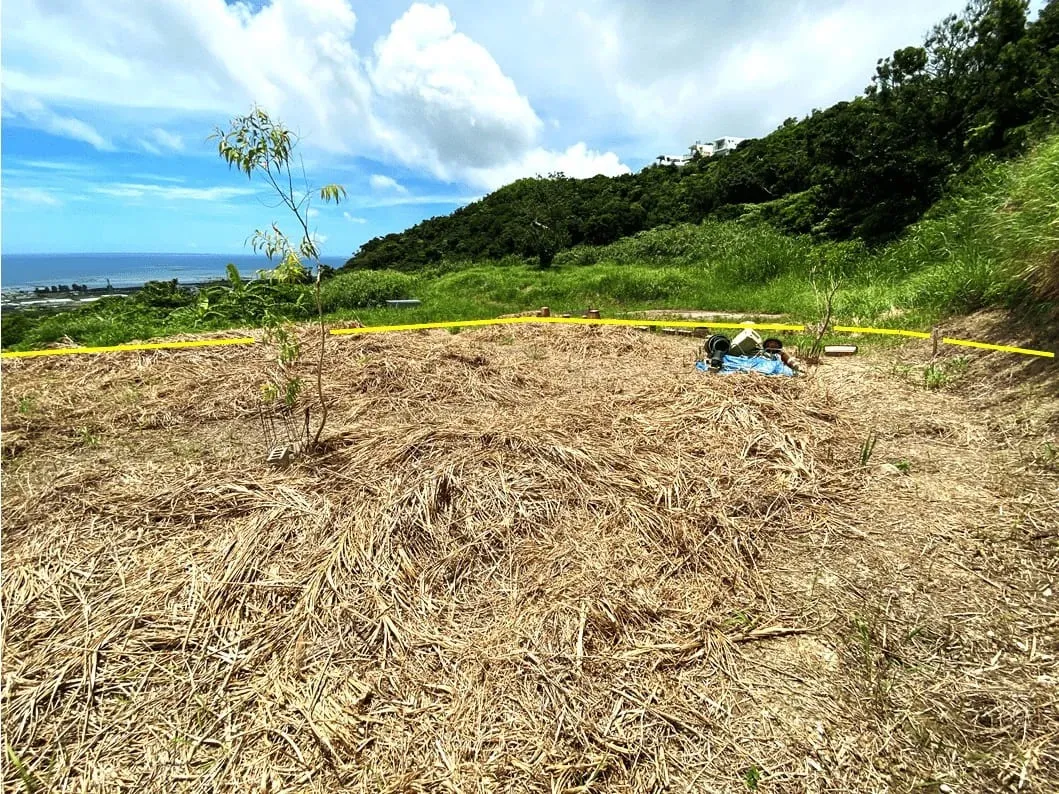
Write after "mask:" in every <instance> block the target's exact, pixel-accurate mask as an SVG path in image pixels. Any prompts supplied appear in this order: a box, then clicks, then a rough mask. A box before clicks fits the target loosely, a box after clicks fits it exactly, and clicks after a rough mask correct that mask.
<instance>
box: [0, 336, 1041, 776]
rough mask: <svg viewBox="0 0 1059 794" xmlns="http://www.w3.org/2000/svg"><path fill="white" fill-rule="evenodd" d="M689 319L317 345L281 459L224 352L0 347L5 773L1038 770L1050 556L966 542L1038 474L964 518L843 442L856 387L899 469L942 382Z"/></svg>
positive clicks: (966, 506)
mask: <svg viewBox="0 0 1059 794" xmlns="http://www.w3.org/2000/svg"><path fill="white" fill-rule="evenodd" d="M694 344H695V343H693V342H689V341H687V340H681V339H673V338H670V337H662V336H656V335H647V334H639V333H637V332H635V331H631V330H625V329H609V328H607V329H601V328H546V329H541V328H530V327H527V328H515V329H488V330H482V331H476V332H474V333H469V334H460V335H450V334H447V333H444V332H431V333H423V334H409V335H401V336H396V335H395V336H387V337H385V338H380V337H374V338H365V339H352V338H345V339H332V340H329V342H328V364H327V369H326V373H327V374H326V388H327V392H328V394H329V395H330V396H331V398H332V399H333V400H334V408H333V409H332V418H333V424H332V427H331V430H330V432H329V434H328V439H329V440H328V444H327V448H326V450H325V451H324V452H322V453H321V454H320V455H318V456H317V457H316V458H314V459H312V460H306V461H303V462H301V463H298V464H297V465H295V466H293V467H292V468H289V469H285V470H276V469H270V468H268V467H266V466H265V465H264V463H263V452H264V450H263V446H262V441H261V438H260V434H259V432H258V428H257V425H256V419H255V409H254V404H255V386H256V383H257V379H258V376H257V375H256V373H257V372H258V371H259V366H260V359H261V356H262V355H263V353H262V350H261V349H260V348H259V347H255V348H248V349H240V350H235V349H220V350H217V351H182V352H170V353H145V354H135V355H129V356H121V357H118V356H110V357H92V358H73V357H71V358H64V359H58V358H56V359H50V360H49V359H38V360H30V361H21V362H5V363H4V372H3V375H4V379H3V412H4V414H3V415H4V456H5V457H4V469H3V497H4V498H3V522H4V538H3V650H4V659H3V673H4V683H3V714H2V719H3V733H4V737H5V741H6V743H7V747H8V763H7V764H6V767H5V776H4V779H5V788H7V787H10V788H12V789H13V788H15V787H17V786H19V785H23V786H25V787H27V788H31V787H36V788H37V789H39V790H57V791H58V790H64V791H73V790H78V791H80V790H91V791H131V790H136V791H172V790H186V791H252V790H256V791H277V792H278V791H334V790H355V791H389V792H417V791H422V792H426V791H454V792H492V791H542V792H544V791H547V792H559V791H562V792H575V791H577V792H589V791H601V792H602V791H611V792H633V791H636V792H639V791H663V790H665V791H702V790H709V791H746V790H748V789H750V790H761V791H820V792H823V791H902V790H908V789H910V788H911V787H913V786H926V788H925V789H920V790H938V786H940V785H942V784H945V785H953V786H957V785H959V784H964V785H966V786H970V787H971V788H967V789H964V790H999V789H1000V788H1003V787H1007V786H1015V787H1014V788H1013V789H1012V790H1025V791H1029V790H1038V791H1045V790H1047V787H1048V786H1050V785H1052V784H1059V772H1057V764H1059V761H1057V757H1056V751H1055V744H1054V741H1055V736H1056V733H1057V732H1059V717H1057V714H1056V709H1055V703H1056V699H1055V694H1056V688H1055V686H1056V679H1055V678H1054V674H1055V667H1054V665H1055V652H1056V650H1057V649H1056V640H1055V635H1056V631H1055V626H1056V624H1055V617H1054V615H1055V610H1054V601H1052V600H1049V599H1051V593H1050V591H1049V593H1048V594H1047V595H1045V594H1044V589H1042V588H1043V587H1045V586H1046V585H1047V582H1048V581H1054V579H1052V580H1049V578H1048V577H1054V574H1055V564H1054V558H1052V559H1051V560H1048V559H1043V558H1040V557H1039V556H1038V557H1037V558H1034V559H1028V560H1026V562H1025V564H1024V565H1022V566H1021V567H1019V566H1017V565H1016V566H1014V567H1012V561H1013V558H1012V555H1011V553H1009V550H1007V549H994V547H993V539H991V538H990V537H989V532H990V531H992V527H991V526H990V523H989V522H990V521H994V522H996V523H997V527H996V529H997V531H998V532H1002V533H1008V535H1009V536H1010V537H1009V538H1008V542H1009V545H1010V548H1011V549H1016V550H1018V551H1019V553H1022V552H1023V551H1025V550H1026V549H1029V548H1030V547H1031V546H1033V544H1037V546H1035V547H1034V548H1035V549H1036V551H1035V552H1034V553H1036V554H1038V555H1039V554H1040V550H1041V549H1043V548H1046V546H1045V545H1044V544H1048V543H1049V542H1050V541H1049V537H1048V536H1047V531H1046V528H1047V526H1048V524H1047V521H1046V519H1043V518H1041V516H1042V515H1044V514H1043V513H1041V512H1040V511H1041V509H1042V506H1043V508H1044V509H1050V508H1054V505H1055V500H1054V494H1053V499H1052V500H1051V501H1050V502H1049V501H1048V499H1046V498H1044V497H1043V496H1041V495H1040V494H1042V493H1044V491H1043V490H1040V491H1038V501H1036V502H1034V503H1033V504H1032V505H1029V506H1027V507H1026V509H1024V510H1023V509H1020V508H1017V507H1016V506H1015V505H1016V503H1017V502H1018V500H1019V499H1023V500H1024V499H1025V494H1026V491H1024V490H1022V489H1017V495H1016V496H1012V497H1010V498H1009V499H1008V500H1007V501H1006V502H1005V503H1006V504H1007V505H1008V514H1007V515H1008V517H1009V519H1010V520H1001V519H1000V517H998V516H997V515H996V512H995V509H996V505H997V503H998V500H1001V499H1002V498H1003V497H1001V496H999V495H997V494H993V493H986V490H987V489H981V490H980V491H975V490H974V489H973V488H971V487H970V486H969V485H967V480H965V477H964V475H963V474H959V473H957V474H952V471H948V472H946V473H945V475H944V476H942V474H940V473H939V472H937V471H930V467H929V466H928V465H927V464H924V463H919V462H913V463H912V464H911V465H912V469H911V473H909V474H908V475H907V476H905V477H901V478H896V477H893V476H891V475H889V474H885V475H884V474H880V473H879V471H878V470H877V468H876V466H877V464H878V462H879V457H878V456H879V455H880V454H883V453H882V452H879V451H876V452H875V456H876V457H874V458H871V459H867V460H866V459H865V458H864V456H863V455H862V448H863V442H864V440H865V434H866V433H867V432H868V430H869V429H870V426H871V425H872V424H873V423H874V421H875V420H874V419H872V418H871V417H870V415H871V414H872V413H873V412H879V413H880V415H881V414H882V410H881V409H882V408H884V407H885V408H888V409H892V410H890V413H892V414H894V415H895V416H899V417H900V416H904V417H905V419H906V420H907V421H906V423H905V425H901V423H900V422H899V421H897V420H895V421H893V422H891V425H890V427H889V430H888V431H884V433H883V438H882V440H881V442H879V444H878V445H877V446H876V450H884V451H885V450H887V449H888V447H887V445H888V444H889V445H890V448H892V449H900V450H902V451H903V453H904V454H906V455H911V454H913V452H912V451H914V450H916V449H920V450H921V452H922V454H923V455H926V456H927V458H929V455H930V453H929V451H925V450H928V449H934V448H935V447H933V446H930V447H928V446H927V445H925V444H923V443H922V439H923V438H924V437H925V436H929V437H930V438H929V441H930V443H931V444H937V443H939V439H938V432H935V430H931V431H930V433H924V432H922V431H921V428H918V426H917V424H916V423H917V422H921V421H922V418H921V416H920V415H919V414H918V413H914V412H913V413H912V414H911V415H910V414H909V413H908V411H909V410H911V403H910V402H909V401H910V400H911V399H913V397H914V398H915V399H920V398H922V399H930V400H945V399H950V400H952V406H950V407H951V408H952V410H953V411H954V413H953V414H952V416H951V418H948V419H945V420H944V422H942V425H943V426H944V427H945V428H948V427H949V425H948V424H945V423H950V424H951V425H952V428H951V429H952V433H953V434H954V437H956V438H958V434H959V433H960V432H961V431H962V430H963V429H964V426H963V424H962V421H963V420H962V419H961V418H960V415H959V413H958V410H957V406H958V398H956V397H954V396H951V395H943V394H940V395H939V394H931V395H926V394H920V393H916V394H914V395H912V396H911V397H910V396H909V394H911V393H909V394H905V395H903V396H902V395H901V394H899V393H895V394H891V395H889V396H887V394H886V392H885V391H884V390H882V389H879V390H876V387H877V386H878V384H879V383H882V382H883V381H884V380H885V377H884V376H883V375H879V374H878V373H876V372H875V371H874V370H871V369H870V368H863V369H860V370H858V369H857V366H861V365H856V364H853V363H847V364H844V365H843V366H845V367H848V368H849V369H847V370H840V369H839V367H838V365H836V366H835V367H833V368H831V371H827V372H822V373H820V374H819V375H818V376H817V377H814V378H808V379H799V380H796V381H790V380H786V379H765V378H744V377H738V378H736V377H732V378H718V377H715V378H708V377H704V376H702V375H701V374H700V373H696V372H694V371H693V370H692V369H691V363H692V361H693V359H694V353H695V351H694ZM875 379H878V381H876V380H875ZM887 388H892V389H895V390H897V389H901V388H908V387H907V386H906V385H902V384H900V383H899V382H896V381H895V383H894V384H892V385H891V386H889V387H887ZM902 410H904V411H905V413H903V414H902V413H901V411H902ZM947 415H948V414H944V413H942V414H939V416H947ZM936 421H941V420H936ZM902 428H904V430H902ZM909 428H911V429H909ZM904 431H907V433H906V437H902V435H901V434H902V432H904ZM887 432H888V433H890V437H889V438H887V437H886V433H887ZM946 432H947V431H946ZM977 440H978V439H969V442H975V443H977ZM957 443H962V442H959V441H958V442H957ZM917 444H919V445H920V446H917ZM966 447H967V448H968V449H970V448H971V447H972V443H968V444H967V445H966ZM961 449H962V448H961ZM962 454H963V453H962V452H961V453H958V454H957V453H954V455H953V458H954V459H957V458H960V455H962ZM990 454H993V451H992V450H990ZM968 460H969V459H968ZM990 460H993V459H992V458H990ZM998 460H999V459H998ZM965 462H966V461H965ZM862 464H863V465H862ZM967 465H968V466H971V468H972V469H974V468H975V466H974V464H972V463H969V462H968V463H967ZM996 465H1001V464H1000V463H999V462H998V463H997V464H996ZM917 468H923V471H922V473H919V472H918V471H917ZM980 473H981V469H980V467H979V468H978V470H977V471H971V472H969V473H968V474H967V476H968V477H972V478H973V477H974V476H977V475H978V474H980ZM997 473H998V474H999V472H997ZM1045 476H1046V472H1045V473H1041V472H1039V471H1037V470H1034V471H1033V472H1029V473H1026V474H1025V485H1026V486H1027V487H1032V486H1034V484H1040V483H1044V482H1046V481H1045V480H1042V479H1039V478H1041V477H1045ZM916 477H922V478H923V480H922V482H919V483H918V484H917V485H910V483H912V482H913V481H914V480H915V478H916ZM931 487H935V488H937V489H938V490H934V491H931V490H930V488H931ZM1026 521H1031V522H1032V521H1036V522H1037V526H1038V527H1044V528H1045V529H1040V528H1038V529H1037V530H1033V529H1032V527H1030V524H1027V523H1026ZM1027 527H1030V528H1027ZM1035 531H1036V532H1038V533H1043V534H1041V536H1040V537H1037V538H1036V539H1034V537H1035V536H1034V535H1033V532H1035ZM980 532H984V533H985V534H984V535H979V534H976V533H980ZM939 533H941V534H939ZM942 535H944V536H945V537H944V538H942ZM1053 537H1054V536H1053ZM987 541H988V542H987ZM1052 542H1053V545H1054V541H1052ZM924 544H925V545H924ZM932 544H933V545H932ZM979 548H982V549H986V554H987V555H993V557H995V559H987V560H985V562H983V561H982V560H980V559H979V558H977V557H974V556H968V555H973V550H974V549H979ZM942 551H944V553H942ZM986 562H988V563H989V564H988V565H986V564H985V563H986ZM902 566H903V567H902ZM1042 582H1043V583H1044V584H1042ZM1049 610H1051V612H1049ZM961 615H962V616H961ZM1005 621H1006V622H1005ZM1011 621H1014V623H1012V622H1011ZM1049 621H1051V622H1049ZM1012 626H1017V627H1018V630H1019V631H1020V632H1022V633H1021V637H1022V640H1021V641H1022V642H1023V643H1024V644H1025V645H1026V647H1025V649H1024V650H1022V651H1019V650H1018V649H1015V650H1011V649H1012V648H1014V646H1008V645H1007V643H1008V642H1009V639H1010V638H1009V635H1010V629H1011V627H1012ZM998 631H999V632H1000V634H999V635H998V633H997V632H998ZM987 632H989V634H987ZM990 635H991V636H990ZM1030 644H1032V648H1031V647H1030ZM1020 654H1021V655H1020ZM1049 676H1052V677H1051V678H1049ZM1012 775H1014V777H1012ZM990 783H994V784H995V785H996V786H997V788H996V789H989V788H988V785H989V784H990ZM975 786H982V787H983V788H974V787H975ZM1019 786H1021V789H1020V788H1019ZM931 787H933V788H931Z"/></svg>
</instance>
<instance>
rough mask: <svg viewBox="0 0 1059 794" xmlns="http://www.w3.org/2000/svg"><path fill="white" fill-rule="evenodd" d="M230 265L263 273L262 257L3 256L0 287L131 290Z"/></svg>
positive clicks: (187, 279) (329, 261) (202, 277)
mask: <svg viewBox="0 0 1059 794" xmlns="http://www.w3.org/2000/svg"><path fill="white" fill-rule="evenodd" d="M348 258H349V257H345V256H343V257H336V256H324V257H321V261H322V262H323V263H324V264H325V265H330V266H331V267H340V266H341V265H343V264H345V263H346V261H347V260H348ZM229 262H231V263H232V264H234V265H235V266H236V267H237V268H239V273H240V274H241V275H242V276H243V278H253V277H254V275H255V274H256V272H257V271H258V270H263V269H267V268H268V267H269V266H270V265H269V261H268V260H267V259H266V258H265V256H264V255H263V254H258V255H254V254H231V255H225V254H4V255H3V256H0V287H2V288H3V291H4V292H9V291H14V290H21V291H24V292H32V291H33V288H34V287H50V286H52V285H53V284H55V285H58V284H66V285H70V284H72V283H75V282H76V283H77V284H86V285H87V286H89V287H105V286H107V280H108V279H109V280H110V284H111V285H112V286H114V287H136V286H140V285H142V284H143V283H145V282H147V281H153V280H159V281H168V280H170V279H174V278H175V279H177V281H179V282H180V283H193V282H196V281H208V280H210V279H215V278H224V276H225V269H226V267H227V265H228V263H229Z"/></svg>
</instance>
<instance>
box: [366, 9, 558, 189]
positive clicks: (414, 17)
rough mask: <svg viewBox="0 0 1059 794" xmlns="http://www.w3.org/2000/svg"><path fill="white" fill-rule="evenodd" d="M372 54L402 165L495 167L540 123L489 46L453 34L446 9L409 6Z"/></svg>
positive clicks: (523, 146)
mask: <svg viewBox="0 0 1059 794" xmlns="http://www.w3.org/2000/svg"><path fill="white" fill-rule="evenodd" d="M374 52H375V59H374V61H373V63H372V64H371V68H370V74H371V80H372V84H373V85H374V87H375V90H376V91H377V93H378V95H379V97H380V105H381V110H382V113H383V114H384V115H385V116H386V117H387V118H389V119H392V121H393V122H394V123H393V124H392V125H391V126H392V128H393V132H394V134H395V136H396V138H397V140H396V144H397V145H396V147H395V149H396V153H397V155H398V156H399V157H401V158H402V159H403V160H405V161H406V162H410V163H414V162H427V163H430V164H432V165H433V167H434V169H435V170H436V171H437V172H439V174H445V173H447V172H449V171H450V170H451V169H453V168H454V167H455V166H458V165H463V164H466V165H469V166H471V167H478V168H483V167H490V166H496V165H501V164H503V163H505V162H507V161H509V160H511V159H513V158H516V157H518V156H519V155H521V154H522V153H523V152H525V151H526V150H527V149H529V148H531V147H532V146H533V144H534V143H535V142H536V138H537V134H538V132H539V130H540V128H541V126H542V125H541V120H540V119H539V118H538V117H537V114H536V113H535V112H534V111H533V108H532V107H530V103H529V100H528V99H527V98H526V97H525V96H523V95H522V94H520V93H519V91H518V88H517V87H516V86H515V83H514V81H513V80H511V78H510V77H508V76H507V75H505V74H504V73H503V71H502V70H501V69H500V66H499V65H498V64H497V62H496V61H495V60H494V59H493V56H492V55H490V53H489V51H488V50H486V49H485V48H484V47H483V46H481V45H480V44H478V43H477V42H475V41H473V40H472V39H470V38H469V37H467V36H466V35H464V34H463V33H459V32H457V31H456V26H455V24H454V23H453V21H452V17H451V15H450V14H449V10H448V8H446V7H445V6H443V5H436V6H428V5H424V4H422V3H414V4H413V5H412V6H411V8H409V9H408V11H406V12H405V14H404V15H403V16H402V17H401V18H400V19H398V20H397V21H396V22H394V23H393V25H392V26H391V27H390V31H389V33H388V34H387V35H386V36H384V37H383V38H381V39H380V40H379V41H378V42H376V44H375V50H374Z"/></svg>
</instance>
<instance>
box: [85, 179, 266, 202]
mask: <svg viewBox="0 0 1059 794" xmlns="http://www.w3.org/2000/svg"><path fill="white" fill-rule="evenodd" d="M92 191H93V192H94V193H99V194H101V195H104V196H112V197H114V198H132V199H139V198H156V199H161V200H163V201H165V200H176V201H224V200H226V199H230V198H235V197H237V196H246V195H250V194H252V193H254V192H256V191H255V190H254V189H253V188H244V187H205V188H193V187H174V186H171V185H152V184H147V183H141V182H116V183H113V184H109V185H103V186H100V187H96V188H93V189H92Z"/></svg>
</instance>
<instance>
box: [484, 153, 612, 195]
mask: <svg viewBox="0 0 1059 794" xmlns="http://www.w3.org/2000/svg"><path fill="white" fill-rule="evenodd" d="M553 171H561V172H562V173H564V174H566V176H568V177H573V178H575V179H584V178H587V177H590V176H595V175H596V174H605V175H606V176H618V175H620V174H627V173H629V167H628V166H626V165H623V164H622V162H621V160H619V159H618V156H617V155H616V154H614V153H613V152H606V153H600V152H594V151H590V150H589V149H588V147H586V146H585V144H583V143H577V144H574V145H573V146H571V147H570V148H569V149H567V150H566V151H565V152H552V151H548V150H546V149H533V150H532V151H529V152H526V154H524V155H523V156H522V158H521V159H519V160H518V161H515V162H510V163H505V164H503V165H499V166H495V167H493V168H477V169H469V170H468V173H467V180H468V182H469V183H470V184H473V185H475V186H476V187H481V188H484V189H486V190H495V189H497V188H498V187H501V186H503V185H506V184H509V183H511V182H514V181H515V180H516V179H521V178H522V177H527V176H536V175H538V174H539V175H541V176H546V175H547V174H549V173H551V172H553Z"/></svg>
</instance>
